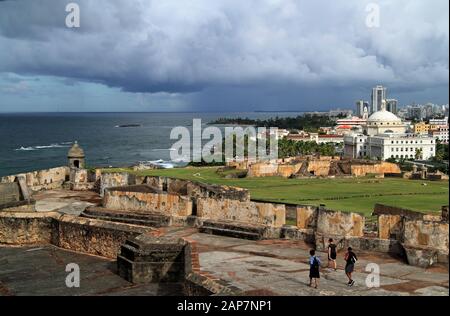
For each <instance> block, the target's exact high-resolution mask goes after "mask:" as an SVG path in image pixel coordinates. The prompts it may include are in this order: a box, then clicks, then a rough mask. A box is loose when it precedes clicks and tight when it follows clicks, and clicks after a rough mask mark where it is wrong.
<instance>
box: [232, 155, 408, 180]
mask: <svg viewBox="0 0 450 316" xmlns="http://www.w3.org/2000/svg"><path fill="white" fill-rule="evenodd" d="M230 166H233V167H236V168H239V169H245V170H248V174H247V176H248V177H272V176H281V177H285V178H289V177H292V176H294V175H296V176H308V177H309V176H316V177H328V176H345V175H347V176H356V177H364V176H366V175H368V174H378V175H384V174H391V175H393V174H401V170H400V167H399V166H398V165H396V164H393V163H388V162H378V161H363V160H341V159H340V158H338V157H312V156H306V157H292V158H291V159H284V160H279V161H270V162H261V163H249V162H244V163H236V164H231V165H230Z"/></svg>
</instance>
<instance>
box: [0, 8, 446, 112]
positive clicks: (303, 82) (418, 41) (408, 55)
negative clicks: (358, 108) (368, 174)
mask: <svg viewBox="0 0 450 316" xmlns="http://www.w3.org/2000/svg"><path fill="white" fill-rule="evenodd" d="M69 2H71V1H58V0H40V1H32V0H21V1H1V2H0V47H1V49H0V73H14V74H18V75H26V76H53V77H60V78H65V79H67V80H69V81H68V82H70V81H75V82H78V81H80V82H93V83H97V84H98V83H100V84H104V85H106V86H109V87H114V88H119V89H121V90H122V91H124V92H131V93H169V94H170V93H177V94H178V93H180V94H191V93H195V94H197V99H196V102H199V103H201V102H206V100H208V102H210V101H211V100H214V98H215V95H221V94H223V93H224V94H227V91H234V92H235V93H236V96H237V97H236V100H235V101H236V102H239V100H241V102H243V103H245V102H247V101H248V102H250V101H252V100H253V101H255V102H258V96H257V95H258V92H257V91H267V90H270V89H273V90H274V91H273V93H275V94H278V97H279V98H283V96H286V97H289V96H290V97H291V98H297V97H299V96H298V95H296V93H292V90H298V91H302V93H303V94H304V93H305V92H306V91H317V93H318V95H320V94H321V93H320V91H321V89H323V91H326V92H325V94H327V97H328V98H329V100H330V102H332V101H333V100H332V97H333V94H334V93H335V92H336V90H338V91H339V90H341V89H342V90H348V91H350V90H352V91H351V92H349V96H351V97H353V96H354V95H356V94H358V93H360V92H362V91H364V92H363V93H365V94H368V93H369V92H368V91H367V90H364V89H366V88H368V87H370V86H372V85H374V84H376V83H383V84H385V85H388V86H390V87H392V88H393V89H397V90H398V91H402V90H406V91H418V90H426V89H433V88H436V87H444V86H446V85H448V81H449V80H448V78H449V67H448V60H449V56H448V54H449V31H448V26H449V2H448V1H447V0H417V1H410V0H380V1H374V0H372V1H361V0H336V1H329V0H316V1H310V0H246V1H239V0H214V1H211V0H190V1H179V0H164V1H162V0H159V1H156V0H136V1H129V0H115V1H109V0H96V1H91V0H78V1H73V2H76V3H78V4H79V6H80V9H81V27H80V28H79V29H69V28H67V27H66V26H65V18H66V15H67V13H66V12H65V5H66V4H67V3H69ZM371 2H373V3H377V4H378V5H379V7H380V14H381V15H380V23H381V24H380V27H379V28H368V27H367V26H366V19H367V15H368V12H366V6H367V4H368V3H371ZM16 86H17V87H16V89H19V90H20V89H26V85H25V84H24V83H22V84H21V85H16ZM245 91H249V92H248V93H247V94H246V93H245ZM215 93H217V94H215ZM447 93H448V92H447ZM239 95H242V98H239V97H238V96H239ZM266 96H267V95H266ZM321 97H322V96H321ZM361 97H364V95H362V96H361ZM264 98H265V97H264ZM311 98H314V94H313V95H312V96H311ZM274 99H276V98H274ZM290 101H292V99H290V100H286V103H287V104H289V103H292V102H290Z"/></svg>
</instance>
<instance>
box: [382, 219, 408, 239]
mask: <svg viewBox="0 0 450 316" xmlns="http://www.w3.org/2000/svg"><path fill="white" fill-rule="evenodd" d="M403 231H404V226H403V216H401V215H380V216H378V237H379V238H380V239H394V240H401V238H402V236H403Z"/></svg>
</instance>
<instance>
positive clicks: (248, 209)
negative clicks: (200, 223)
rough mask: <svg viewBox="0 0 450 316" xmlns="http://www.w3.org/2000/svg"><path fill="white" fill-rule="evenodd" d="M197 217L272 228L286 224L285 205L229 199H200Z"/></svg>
mask: <svg viewBox="0 0 450 316" xmlns="http://www.w3.org/2000/svg"><path fill="white" fill-rule="evenodd" d="M197 215H198V216H199V217H200V218H202V219H204V220H206V219H209V220H214V221H221V220H223V221H236V222H242V223H248V224H255V225H267V226H271V227H282V226H283V225H284V224H286V207H285V205H284V204H272V203H257V202H241V201H238V200H229V199H224V200H218V199H211V198H207V199H199V200H198V201H197Z"/></svg>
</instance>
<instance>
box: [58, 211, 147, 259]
mask: <svg viewBox="0 0 450 316" xmlns="http://www.w3.org/2000/svg"><path fill="white" fill-rule="evenodd" d="M57 225H58V228H57V230H56V232H57V235H54V240H53V244H55V245H56V246H58V247H61V248H64V249H70V250H73V251H78V252H83V253H89V254H94V255H98V256H102V257H106V258H116V256H117V254H118V253H119V250H120V246H121V245H122V244H124V243H125V241H126V240H127V239H129V238H132V237H134V236H138V235H140V234H142V233H144V232H147V231H149V229H147V228H144V227H140V226H134V225H127V224H120V223H112V222H105V221H99V220H94V219H86V218H80V217H73V216H70V215H63V216H61V217H60V218H59V219H58V221H57Z"/></svg>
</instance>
